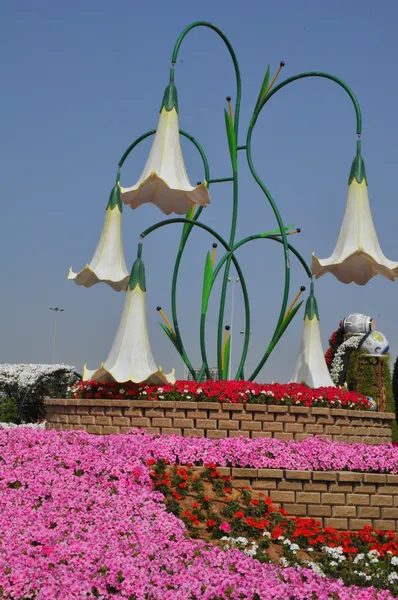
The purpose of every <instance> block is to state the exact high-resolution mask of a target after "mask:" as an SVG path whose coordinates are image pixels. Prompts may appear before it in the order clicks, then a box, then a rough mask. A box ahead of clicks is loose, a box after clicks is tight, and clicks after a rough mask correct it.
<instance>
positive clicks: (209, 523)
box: [207, 519, 217, 527]
mask: <svg viewBox="0 0 398 600" xmlns="http://www.w3.org/2000/svg"><path fill="white" fill-rule="evenodd" d="M215 525H217V523H216V521H214V520H213V519H208V521H207V526H208V527H214V526H215Z"/></svg>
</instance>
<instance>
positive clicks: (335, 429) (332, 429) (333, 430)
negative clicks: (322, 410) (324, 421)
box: [325, 425, 341, 435]
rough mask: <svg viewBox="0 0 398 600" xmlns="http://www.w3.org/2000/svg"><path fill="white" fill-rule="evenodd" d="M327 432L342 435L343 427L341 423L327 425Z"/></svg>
mask: <svg viewBox="0 0 398 600" xmlns="http://www.w3.org/2000/svg"><path fill="white" fill-rule="evenodd" d="M325 433H328V434H333V435H340V433H341V427H340V426H339V425H325Z"/></svg>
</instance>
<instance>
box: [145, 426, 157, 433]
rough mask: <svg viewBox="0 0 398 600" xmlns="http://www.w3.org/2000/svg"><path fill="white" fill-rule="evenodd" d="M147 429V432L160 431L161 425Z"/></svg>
mask: <svg viewBox="0 0 398 600" xmlns="http://www.w3.org/2000/svg"><path fill="white" fill-rule="evenodd" d="M145 429H146V432H147V433H160V428H159V427H146V428H145Z"/></svg>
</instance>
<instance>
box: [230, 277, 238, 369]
mask: <svg viewBox="0 0 398 600" xmlns="http://www.w3.org/2000/svg"><path fill="white" fill-rule="evenodd" d="M228 281H229V282H231V281H232V299H231V333H230V337H231V342H230V352H229V366H228V379H231V367H232V335H233V329H232V327H233V324H234V302H235V284H236V283H239V281H240V279H239V277H228Z"/></svg>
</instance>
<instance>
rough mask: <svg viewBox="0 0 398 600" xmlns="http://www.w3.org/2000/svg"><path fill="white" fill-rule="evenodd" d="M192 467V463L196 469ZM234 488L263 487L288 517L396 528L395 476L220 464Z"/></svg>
mask: <svg viewBox="0 0 398 600" xmlns="http://www.w3.org/2000/svg"><path fill="white" fill-rule="evenodd" d="M197 469H198V468H197ZM217 470H218V471H219V472H221V473H222V474H223V475H233V476H234V480H233V481H232V485H233V487H235V488H240V487H245V486H250V487H252V488H253V489H256V490H261V491H264V493H266V494H267V495H269V496H270V497H271V499H272V500H273V501H274V503H275V505H276V506H278V505H282V506H283V508H284V509H285V510H286V511H287V512H288V514H289V515H290V516H294V515H297V516H302V517H312V518H314V519H316V520H319V521H321V522H322V524H323V526H325V527H335V528H336V529H343V530H344V529H350V530H354V531H355V530H358V529H362V528H363V527H365V526H366V525H370V526H372V527H373V528H374V529H383V530H386V529H391V530H392V531H397V532H398V475H387V474H379V473H358V472H350V471H337V472H336V471H288V470H282V469H242V468H228V467H226V468H220V467H217Z"/></svg>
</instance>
